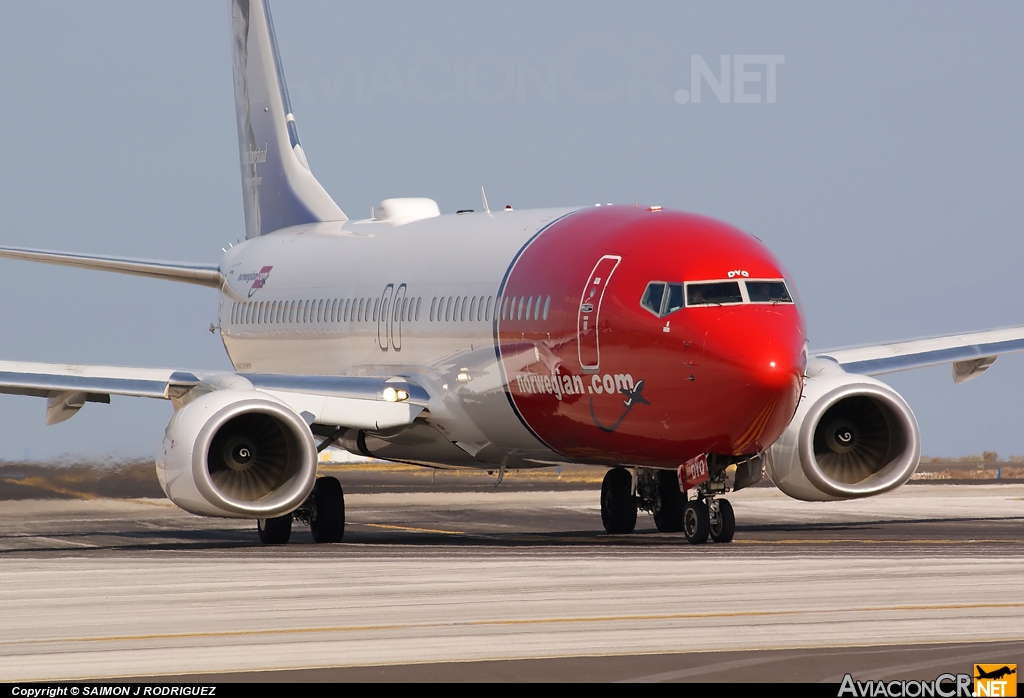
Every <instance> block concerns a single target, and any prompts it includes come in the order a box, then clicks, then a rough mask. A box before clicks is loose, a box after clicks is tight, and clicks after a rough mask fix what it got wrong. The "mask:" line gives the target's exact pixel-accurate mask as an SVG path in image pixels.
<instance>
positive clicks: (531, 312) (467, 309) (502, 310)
mask: <svg viewBox="0 0 1024 698" xmlns="http://www.w3.org/2000/svg"><path fill="white" fill-rule="evenodd" d="M542 307H543V309H542ZM550 309H551V296H547V297H545V296H537V297H536V298H534V297H533V296H499V297H498V301H497V303H495V300H494V296H479V297H476V296H441V298H440V299H438V298H435V299H434V300H433V301H432V302H431V303H430V320H431V322H440V321H442V320H444V321H445V322H453V321H463V322H464V321H466V320H470V321H473V320H476V321H478V322H490V321H491V320H492V319H493V317H494V313H496V312H497V313H498V314H499V315H500V316H501V319H502V320H530V319H533V320H547V319H548V311H549V310H550Z"/></svg>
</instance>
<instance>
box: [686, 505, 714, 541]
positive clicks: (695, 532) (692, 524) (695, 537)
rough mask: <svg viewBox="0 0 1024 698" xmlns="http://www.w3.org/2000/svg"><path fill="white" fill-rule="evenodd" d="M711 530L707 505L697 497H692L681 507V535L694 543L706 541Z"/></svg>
mask: <svg viewBox="0 0 1024 698" xmlns="http://www.w3.org/2000/svg"><path fill="white" fill-rule="evenodd" d="M710 532H711V521H710V519H709V518H708V505H707V504H705V503H704V502H703V501H701V500H699V499H692V500H690V501H689V502H687V503H686V508H685V509H683V535H684V536H686V540H688V541H689V542H691V543H693V544H694V545H700V544H701V543H706V542H707V540H708V534H709V533H710Z"/></svg>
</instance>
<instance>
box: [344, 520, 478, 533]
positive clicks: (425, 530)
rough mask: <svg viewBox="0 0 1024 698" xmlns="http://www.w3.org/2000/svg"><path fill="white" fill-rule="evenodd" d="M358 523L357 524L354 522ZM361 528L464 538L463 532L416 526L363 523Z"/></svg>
mask: <svg viewBox="0 0 1024 698" xmlns="http://www.w3.org/2000/svg"><path fill="white" fill-rule="evenodd" d="M353 523H356V522H353ZM359 525H360V526H373V527H374V528H386V529H389V530H393V531H411V532H413V533H444V534H446V535H449V536H464V535H466V533H465V532H463V531H442V530H441V529H439V528H417V527H416V526H394V525H392V524H379V523H361V524H359Z"/></svg>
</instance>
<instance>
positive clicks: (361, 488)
mask: <svg viewBox="0 0 1024 698" xmlns="http://www.w3.org/2000/svg"><path fill="white" fill-rule="evenodd" d="M604 472H605V469H604V468H599V467H591V466H579V465H570V466H563V467H562V468H542V469H535V470H519V471H509V472H507V473H506V474H505V479H504V481H503V482H502V484H501V487H502V488H505V489H511V490H531V489H532V490H550V489H555V490H560V489H600V487H601V479H602V478H603V477H604ZM320 473H321V474H324V475H333V476H335V477H337V478H338V479H339V480H341V482H342V484H343V485H344V487H345V491H346V492H374V491H384V490H389V491H394V490H405V491H429V490H435V489H436V490H443V491H457V490H478V491H480V490H485V489H491V488H493V487H494V486H495V483H496V481H497V477H498V474H497V472H496V471H490V472H488V471H486V470H464V469H454V470H442V469H436V470H435V469H433V468H424V467H421V466H416V465H402V464H399V463H388V462H384V461H375V462H365V463H344V464H324V463H322V464H321V465H320ZM997 479H1002V480H1018V481H1020V480H1022V479H1024V463H1021V462H1018V461H1009V462H1000V461H996V460H991V459H990V460H988V461H985V460H982V459H973V460H971V459H955V460H954V459H941V458H928V459H922V463H921V466H920V467H919V468H918V472H917V474H916V475H915V476H914V480H924V481H931V480H956V481H966V480H970V481H981V480H992V481H995V480H997ZM765 484H768V483H767V481H766V482H765ZM163 496H164V494H163V492H162V491H161V489H160V484H159V482H158V481H157V478H156V467H155V465H154V463H153V461H151V460H143V459H140V460H129V461H90V462H54V463H40V462H29V463H20V462H0V501H2V500H13V499H96V498H100V497H113V498H122V499H130V498H137V497H163Z"/></svg>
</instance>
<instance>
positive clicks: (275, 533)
mask: <svg viewBox="0 0 1024 698" xmlns="http://www.w3.org/2000/svg"><path fill="white" fill-rule="evenodd" d="M634 517H635V514H634ZM293 520H297V521H300V522H301V523H304V524H306V525H307V526H309V530H310V532H312V534H313V540H314V541H316V542H317V543H340V542H341V539H342V538H343V537H344V536H345V493H344V492H343V491H342V489H341V483H340V482H338V481H337V480H336V479H335V478H333V477H322V478H319V479H318V480H317V481H316V484H315V485H313V492H312V493H311V494H310V495H309V497H308V498H307V499H306V501H305V502H303V504H302V506H300V507H299V508H298V509H296V510H295V511H293V512H292V513H290V514H285V515H284V516H277V517H274V518H272V519H259V520H258V521H257V522H256V531H257V532H258V533H259V536H260V542H261V543H264V544H266V545H284V544H285V543H287V542H288V539H289V538H290V537H291V535H292V521H293Z"/></svg>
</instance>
